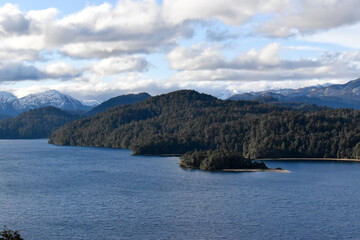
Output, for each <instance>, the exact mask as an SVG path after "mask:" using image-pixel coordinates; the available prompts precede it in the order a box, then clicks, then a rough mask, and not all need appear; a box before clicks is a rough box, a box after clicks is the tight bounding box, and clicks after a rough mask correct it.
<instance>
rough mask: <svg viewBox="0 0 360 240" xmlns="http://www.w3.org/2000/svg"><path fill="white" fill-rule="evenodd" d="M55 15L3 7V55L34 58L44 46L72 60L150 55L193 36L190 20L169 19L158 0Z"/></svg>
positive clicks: (124, 2)
mask: <svg viewBox="0 0 360 240" xmlns="http://www.w3.org/2000/svg"><path fill="white" fill-rule="evenodd" d="M57 14H58V11H57V10H56V9H54V8H49V9H45V10H39V11H29V12H22V11H20V10H19V9H18V7H17V6H16V5H13V4H6V5H4V6H2V7H0V40H1V42H2V45H3V46H0V58H1V57H2V55H4V56H5V55H6V52H8V53H11V54H12V55H14V57H15V58H17V59H19V60H20V59H23V60H34V59H36V58H37V57H39V55H40V53H41V51H45V50H47V51H49V50H52V51H55V52H56V51H58V50H60V52H61V53H63V54H65V55H67V56H70V57H74V58H108V57H111V56H118V55H120V54H132V53H151V52H154V51H157V50H159V49H164V48H169V47H173V46H174V45H175V44H176V43H177V42H178V41H179V40H180V39H182V38H183V37H190V36H191V35H192V29H191V28H190V26H189V25H188V24H185V23H179V24H172V23H168V22H166V21H165V20H164V19H163V18H162V12H161V7H160V6H159V5H158V4H157V2H156V1H155V0H143V1H130V0H120V1H118V3H117V4H116V5H115V6H112V5H110V4H108V3H104V4H101V5H97V6H88V7H86V8H85V9H83V10H81V11H80V12H77V13H74V14H71V15H68V16H65V17H63V18H59V19H57V18H56V17H57ZM24 51H25V52H26V54H25V56H22V54H21V52H24Z"/></svg>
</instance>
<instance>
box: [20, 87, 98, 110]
mask: <svg viewBox="0 0 360 240" xmlns="http://www.w3.org/2000/svg"><path fill="white" fill-rule="evenodd" d="M47 106H52V107H56V108H60V109H63V110H70V111H77V110H82V111H88V110H89V109H91V107H89V106H85V105H83V104H82V103H81V102H80V101H79V100H76V99H75V98H73V97H71V96H69V95H65V94H62V93H60V92H59V91H56V90H49V91H46V92H42V93H37V94H30V95H27V96H25V97H23V98H20V99H19V101H18V103H17V104H16V105H15V107H16V109H17V110H18V111H19V112H25V111H28V110H30V109H36V108H42V107H47Z"/></svg>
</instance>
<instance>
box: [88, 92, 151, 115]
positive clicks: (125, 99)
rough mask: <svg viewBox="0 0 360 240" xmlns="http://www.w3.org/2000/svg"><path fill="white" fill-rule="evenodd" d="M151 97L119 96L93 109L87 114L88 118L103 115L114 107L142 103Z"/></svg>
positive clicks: (138, 95)
mask: <svg viewBox="0 0 360 240" xmlns="http://www.w3.org/2000/svg"><path fill="white" fill-rule="evenodd" d="M149 97H151V96H150V95H149V94H148V93H139V94H127V95H121V96H117V97H114V98H111V99H109V100H107V101H105V102H103V103H101V104H100V105H99V106H96V107H94V108H93V109H91V110H90V111H88V112H87V113H86V116H93V115H96V114H97V113H102V112H104V111H106V110H107V109H109V108H112V107H116V106H121V105H125V104H132V103H136V102H140V101H142V100H145V99H148V98H149Z"/></svg>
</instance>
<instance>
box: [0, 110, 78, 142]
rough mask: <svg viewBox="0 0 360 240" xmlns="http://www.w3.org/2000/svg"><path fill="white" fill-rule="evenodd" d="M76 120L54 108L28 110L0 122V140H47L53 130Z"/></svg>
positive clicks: (71, 115)
mask: <svg viewBox="0 0 360 240" xmlns="http://www.w3.org/2000/svg"><path fill="white" fill-rule="evenodd" d="M78 118H79V116H77V115H73V114H70V113H68V112H65V111H62V110H60V109H58V108H55V107H44V108H39V109H34V110H30V111H28V112H25V113H22V114H20V115H19V116H17V117H14V118H8V119H4V120H1V121H0V139H19V138H21V139H33V138H48V137H49V136H50V134H51V133H52V132H53V131H54V130H55V129H57V128H59V127H61V126H63V125H64V124H65V123H68V122H72V121H74V120H75V119H78Z"/></svg>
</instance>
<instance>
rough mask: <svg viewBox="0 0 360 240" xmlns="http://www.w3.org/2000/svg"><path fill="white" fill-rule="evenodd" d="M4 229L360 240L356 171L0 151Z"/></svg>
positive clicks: (32, 143)
mask: <svg viewBox="0 0 360 240" xmlns="http://www.w3.org/2000/svg"><path fill="white" fill-rule="evenodd" d="M0 151H1V155H0V224H1V225H7V226H8V227H9V228H10V229H14V230H15V229H16V230H19V231H20V234H21V236H22V237H24V238H25V240H27V239H52V240H54V239H356V238H359V236H360V227H359V223H360V220H359V219H360V208H359V207H358V206H359V199H360V184H359V182H360V164H359V163H346V162H301V161H299V162H267V165H268V166H269V167H282V168H284V169H287V170H290V171H292V172H291V173H273V172H250V173H221V172H203V171H198V170H193V171H191V170H184V169H181V168H180V167H179V166H178V162H179V159H178V158H177V157H143V156H131V152H130V151H128V150H121V149H105V148H89V147H64V146H54V145H50V144H47V140H1V141H0Z"/></svg>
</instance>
